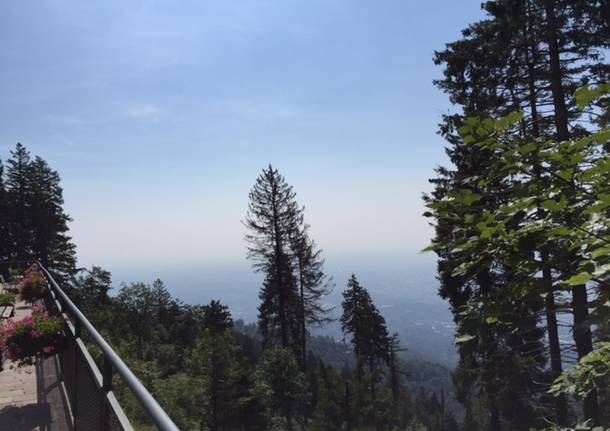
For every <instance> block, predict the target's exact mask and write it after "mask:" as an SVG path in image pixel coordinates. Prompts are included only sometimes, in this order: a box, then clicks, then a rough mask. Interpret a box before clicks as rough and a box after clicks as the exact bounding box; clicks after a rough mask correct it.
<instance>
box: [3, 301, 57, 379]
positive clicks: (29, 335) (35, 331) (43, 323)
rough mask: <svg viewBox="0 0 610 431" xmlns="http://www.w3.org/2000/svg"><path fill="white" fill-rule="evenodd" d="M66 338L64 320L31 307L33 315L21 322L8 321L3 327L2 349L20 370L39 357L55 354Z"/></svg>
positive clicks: (5, 355) (6, 356)
mask: <svg viewBox="0 0 610 431" xmlns="http://www.w3.org/2000/svg"><path fill="white" fill-rule="evenodd" d="M63 339H64V337H63V334H62V325H61V321H60V320H59V319H58V318H57V317H52V316H49V314H48V313H47V312H45V311H43V308H42V307H40V306H35V307H33V308H32V315H30V316H27V317H24V318H23V319H21V320H14V319H9V320H8V321H7V323H6V325H5V326H4V327H2V328H0V350H2V353H3V355H4V357H5V358H6V359H9V360H11V361H13V362H15V363H16V365H17V366H18V367H21V366H23V365H31V364H33V363H34V360H35V359H36V357H37V356H38V355H42V356H43V357H47V356H51V355H54V354H55V353H57V351H59V349H60V348H61V346H62V344H63Z"/></svg>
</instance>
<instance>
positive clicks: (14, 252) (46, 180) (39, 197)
mask: <svg viewBox="0 0 610 431" xmlns="http://www.w3.org/2000/svg"><path fill="white" fill-rule="evenodd" d="M63 203H64V201H63V191H62V188H61V186H60V178H59V174H58V173H57V172H56V171H54V170H52V169H51V168H50V167H49V165H48V164H47V163H46V162H45V161H44V160H42V159H41V158H39V157H35V158H34V159H33V160H32V158H31V156H30V153H29V152H28V151H27V149H26V148H25V147H24V146H23V145H21V144H17V146H16V147H15V149H14V150H13V151H11V157H10V158H9V159H8V160H7V161H6V166H4V165H3V164H2V162H0V260H3V261H14V262H16V263H22V262H26V261H33V260H40V261H41V262H42V263H43V264H44V265H45V266H46V267H47V268H48V269H49V270H50V271H51V272H52V273H53V274H54V275H55V276H56V277H57V278H58V279H60V280H64V281H65V280H68V279H69V278H70V277H71V276H73V275H74V273H75V271H76V268H75V266H76V258H75V247H74V244H72V240H71V238H70V237H69V236H68V223H69V222H70V221H71V219H70V217H69V216H68V215H66V214H65V212H64V210H63V208H62V206H63ZM5 275H6V274H5Z"/></svg>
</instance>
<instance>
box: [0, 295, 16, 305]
mask: <svg viewBox="0 0 610 431" xmlns="http://www.w3.org/2000/svg"><path fill="white" fill-rule="evenodd" d="M15 300H16V296H15V294H14V293H9V292H5V293H0V306H3V305H15Z"/></svg>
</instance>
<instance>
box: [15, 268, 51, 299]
mask: <svg viewBox="0 0 610 431" xmlns="http://www.w3.org/2000/svg"><path fill="white" fill-rule="evenodd" d="M17 289H18V290H19V296H21V299H23V300H24V301H25V302H30V303H33V302H34V301H36V300H38V299H40V298H42V297H43V295H44V289H45V280H44V277H43V276H42V274H41V273H40V271H39V270H38V268H37V267H35V266H31V267H30V268H29V269H28V270H27V271H26V273H25V277H24V278H23V280H21V282H20V283H19V284H18V285H17Z"/></svg>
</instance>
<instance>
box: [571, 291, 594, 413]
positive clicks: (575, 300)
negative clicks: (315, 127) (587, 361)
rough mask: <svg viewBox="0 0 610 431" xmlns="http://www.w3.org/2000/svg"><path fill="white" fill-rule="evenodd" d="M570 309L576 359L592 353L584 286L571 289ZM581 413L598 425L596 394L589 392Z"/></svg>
mask: <svg viewBox="0 0 610 431" xmlns="http://www.w3.org/2000/svg"><path fill="white" fill-rule="evenodd" d="M572 307H573V308H574V341H575V342H576V351H577V352H578V358H579V359H580V358H582V357H583V356H585V355H586V354H587V353H590V352H592V351H593V342H592V340H591V327H590V326H589V323H588V322H587V318H588V316H589V309H588V303H587V288H586V286H584V285H580V286H576V287H574V288H573V289H572ZM583 412H584V414H585V418H586V419H591V420H592V421H593V423H594V424H598V423H599V408H598V405H597V392H596V391H595V390H593V391H591V392H590V393H589V395H587V397H586V398H585V400H584V404H583Z"/></svg>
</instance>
